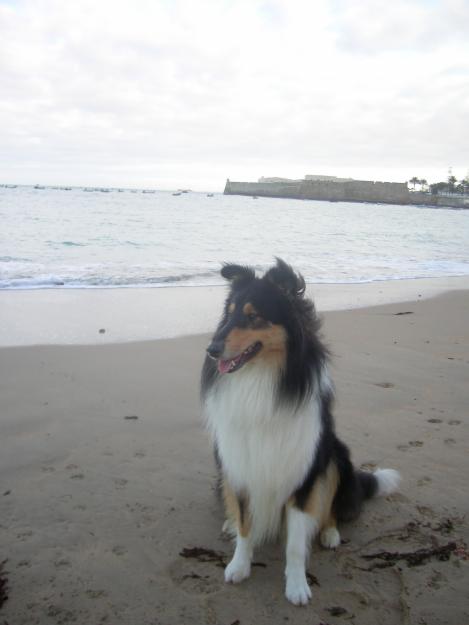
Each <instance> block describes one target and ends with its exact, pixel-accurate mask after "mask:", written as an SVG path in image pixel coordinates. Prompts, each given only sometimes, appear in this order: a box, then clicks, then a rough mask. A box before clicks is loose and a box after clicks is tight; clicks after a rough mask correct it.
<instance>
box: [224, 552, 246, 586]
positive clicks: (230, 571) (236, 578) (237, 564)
mask: <svg viewBox="0 0 469 625" xmlns="http://www.w3.org/2000/svg"><path fill="white" fill-rule="evenodd" d="M250 574H251V562H250V561H249V560H247V559H244V558H239V557H236V556H235V557H234V558H233V559H232V560H231V562H230V563H229V564H228V566H227V567H226V569H225V582H227V583H230V582H231V583H232V584H239V582H242V581H243V579H246V578H247V577H249V576H250Z"/></svg>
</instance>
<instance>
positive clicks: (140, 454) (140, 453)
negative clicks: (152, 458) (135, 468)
mask: <svg viewBox="0 0 469 625" xmlns="http://www.w3.org/2000/svg"><path fill="white" fill-rule="evenodd" d="M145 456H146V453H145V452H144V451H136V452H135V453H134V458H145Z"/></svg>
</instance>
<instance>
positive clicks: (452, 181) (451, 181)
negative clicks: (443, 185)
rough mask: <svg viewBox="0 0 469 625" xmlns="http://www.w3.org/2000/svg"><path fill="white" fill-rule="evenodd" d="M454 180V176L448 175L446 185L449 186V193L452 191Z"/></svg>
mask: <svg viewBox="0 0 469 625" xmlns="http://www.w3.org/2000/svg"><path fill="white" fill-rule="evenodd" d="M456 182H457V180H456V176H448V187H449V192H450V193H454V186H455V184H456Z"/></svg>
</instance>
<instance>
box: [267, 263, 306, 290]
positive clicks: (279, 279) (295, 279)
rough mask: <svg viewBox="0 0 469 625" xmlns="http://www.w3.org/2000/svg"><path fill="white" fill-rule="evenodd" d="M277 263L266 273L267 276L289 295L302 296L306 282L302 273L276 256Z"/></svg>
mask: <svg viewBox="0 0 469 625" xmlns="http://www.w3.org/2000/svg"><path fill="white" fill-rule="evenodd" d="M276 261H277V264H276V265H275V267H272V269H269V271H268V272H267V273H266V274H265V276H264V277H265V278H266V279H267V280H269V281H270V282H272V283H273V284H275V285H276V286H277V287H278V288H279V289H280V290H281V291H283V293H285V295H287V296H288V297H302V296H303V295H304V292H305V289H306V284H305V280H304V278H303V276H302V275H301V274H296V273H295V272H294V271H293V269H292V268H291V267H290V265H287V263H286V262H285V261H283V260H282V259H281V258H277V257H276Z"/></svg>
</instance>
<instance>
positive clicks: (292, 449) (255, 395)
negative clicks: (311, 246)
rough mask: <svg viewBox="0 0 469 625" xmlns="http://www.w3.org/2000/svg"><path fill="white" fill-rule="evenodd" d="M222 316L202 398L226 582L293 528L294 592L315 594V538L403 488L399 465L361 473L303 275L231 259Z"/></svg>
mask: <svg viewBox="0 0 469 625" xmlns="http://www.w3.org/2000/svg"><path fill="white" fill-rule="evenodd" d="M221 274H222V276H223V277H224V278H226V279H227V280H228V281H229V282H230V291H229V295H228V298H227V300H226V303H225V306H224V310H223V315H222V318H221V321H220V323H219V325H218V327H217V329H216V331H215V334H214V336H213V339H212V341H211V343H210V345H209V347H208V348H207V357H206V359H205V362H204V366H203V371H202V382H201V386H202V389H201V390H202V399H203V403H204V412H205V415H206V419H207V424H208V427H209V429H210V431H211V433H212V435H213V440H214V446H215V457H216V460H217V464H218V468H219V471H220V479H221V486H222V491H223V498H224V503H225V509H226V517H227V522H226V523H225V528H226V527H231V528H232V529H233V533H234V534H235V536H236V548H235V552H234V555H233V558H232V560H231V562H230V563H229V564H228V566H227V567H226V569H225V580H226V581H227V582H233V583H237V582H240V581H242V580H243V579H245V578H247V577H249V574H250V570H251V560H252V555H253V548H254V547H255V546H256V545H259V544H260V543H262V542H263V541H265V540H268V539H272V538H275V537H276V536H277V535H278V533H279V530H280V528H281V527H282V526H285V528H286V568H285V576H286V589H285V594H286V597H287V599H289V600H290V601H291V602H292V603H294V604H296V605H304V604H306V603H307V602H308V600H309V599H310V598H311V590H310V588H309V586H308V582H307V580H306V570H305V567H306V563H307V558H308V554H309V548H310V544H311V542H312V539H313V537H315V536H316V535H318V534H319V537H320V541H321V543H322V545H323V546H324V547H329V548H332V549H333V548H335V547H338V546H339V544H340V535H339V532H338V530H337V523H338V522H340V521H345V520H350V519H353V518H355V517H356V516H357V515H358V513H359V511H360V508H361V504H362V502H363V500H364V499H367V498H369V497H372V496H373V495H387V494H389V493H391V492H393V491H394V490H395V489H396V488H397V486H398V482H399V474H398V472H397V471H394V470H392V469H378V470H377V471H375V472H374V473H368V472H364V471H358V470H356V469H355V468H354V467H353V465H352V462H351V460H350V453H349V450H348V448H347V447H346V446H345V445H344V443H342V441H340V440H339V438H338V437H337V435H336V433H335V430H334V421H333V417H332V403H333V395H334V393H333V386H332V383H331V380H330V378H329V374H328V354H327V350H326V349H325V347H324V346H323V344H322V342H321V339H320V337H319V335H318V331H319V326H320V323H319V320H318V317H317V315H316V311H315V308H314V305H313V303H312V302H311V300H309V299H307V298H306V297H305V296H304V292H305V282H304V279H303V277H302V276H301V275H298V274H296V273H295V272H294V271H293V270H292V268H291V267H290V266H289V265H287V264H286V263H285V262H283V261H282V260H280V259H277V263H276V265H275V266H274V267H272V268H271V269H269V270H268V271H267V273H266V274H265V275H264V276H262V277H256V275H255V272H254V270H253V269H252V268H251V267H242V266H239V265H232V264H227V265H225V266H224V267H223V269H222V271H221Z"/></svg>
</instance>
